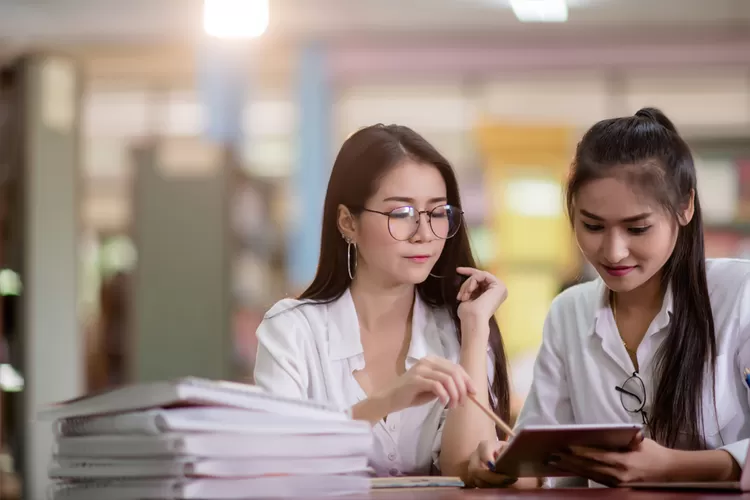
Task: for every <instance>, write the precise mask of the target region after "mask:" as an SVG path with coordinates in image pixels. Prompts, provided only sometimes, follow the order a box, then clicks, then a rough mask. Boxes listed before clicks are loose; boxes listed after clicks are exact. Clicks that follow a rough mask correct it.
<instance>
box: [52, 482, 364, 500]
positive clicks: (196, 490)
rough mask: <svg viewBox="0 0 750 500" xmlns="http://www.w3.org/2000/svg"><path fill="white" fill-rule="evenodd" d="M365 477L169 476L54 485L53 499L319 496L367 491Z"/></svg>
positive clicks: (135, 499)
mask: <svg viewBox="0 0 750 500" xmlns="http://www.w3.org/2000/svg"><path fill="white" fill-rule="evenodd" d="M369 490H370V478H368V477H362V476H274V477H259V478H252V479H167V480H152V481H134V480H126V481H96V482H83V483H67V484H62V485H58V486H56V487H54V488H53V490H52V492H51V495H50V496H51V498H52V499H53V500H102V499H107V498H112V499H114V498H116V499H117V500H157V499H159V500H160V499H166V498H169V499H172V500H192V499H207V498H210V499H216V500H224V499H227V500H229V499H253V498H285V497H286V498H290V497H291V498H315V497H322V496H334V495H335V496H341V495H357V494H363V493H366V492H368V491H369Z"/></svg>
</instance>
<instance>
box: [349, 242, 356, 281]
mask: <svg viewBox="0 0 750 500" xmlns="http://www.w3.org/2000/svg"><path fill="white" fill-rule="evenodd" d="M346 243H347V245H346V270H347V271H348V272H349V279H350V280H353V279H354V273H356V272H357V244H356V243H352V242H351V241H347V242H346ZM352 246H354V271H352Z"/></svg>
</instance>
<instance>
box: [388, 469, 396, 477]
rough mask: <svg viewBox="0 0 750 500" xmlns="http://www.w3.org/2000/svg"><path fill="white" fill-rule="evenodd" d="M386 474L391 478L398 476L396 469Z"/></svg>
mask: <svg viewBox="0 0 750 500" xmlns="http://www.w3.org/2000/svg"><path fill="white" fill-rule="evenodd" d="M388 473H389V474H390V475H391V476H398V470H397V469H391V470H389V471H388Z"/></svg>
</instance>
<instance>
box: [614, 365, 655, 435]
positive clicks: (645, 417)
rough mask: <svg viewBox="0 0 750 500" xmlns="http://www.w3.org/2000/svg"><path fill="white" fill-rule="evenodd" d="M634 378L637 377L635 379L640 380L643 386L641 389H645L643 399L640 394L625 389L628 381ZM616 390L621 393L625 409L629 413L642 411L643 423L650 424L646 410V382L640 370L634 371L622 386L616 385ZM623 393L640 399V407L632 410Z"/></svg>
mask: <svg viewBox="0 0 750 500" xmlns="http://www.w3.org/2000/svg"><path fill="white" fill-rule="evenodd" d="M633 379H635V381H636V382H638V383H639V384H640V386H641V389H642V391H643V400H641V398H640V396H638V395H637V394H635V393H633V392H631V391H629V390H627V389H625V387H626V386H627V384H628V382H630V381H631V380H633ZM615 390H616V391H617V392H619V393H620V404H621V405H622V407H623V408H624V409H625V411H626V412H628V413H640V414H641V418H642V419H643V425H648V413H647V412H646V411H645V410H644V408H645V407H646V384H645V382H643V379H642V378H641V377H640V376H639V375H638V372H637V371H635V372H633V374H632V375H631V376H630V377H628V378H627V379H625V382H623V383H622V385H621V386H615ZM623 395H628V396H630V397H632V398H635V400H636V401H638V404H639V406H638V408H637V409H635V410H630V409H629V408H628V406H627V405H626V404H625V401H623V399H622V398H623Z"/></svg>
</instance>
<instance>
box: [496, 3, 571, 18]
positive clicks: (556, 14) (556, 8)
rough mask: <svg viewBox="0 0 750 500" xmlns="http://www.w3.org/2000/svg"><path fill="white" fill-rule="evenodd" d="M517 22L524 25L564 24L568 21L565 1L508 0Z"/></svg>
mask: <svg viewBox="0 0 750 500" xmlns="http://www.w3.org/2000/svg"><path fill="white" fill-rule="evenodd" d="M510 7H511V9H513V13H514V14H515V15H516V17H517V18H518V20H519V21H521V22H525V23H564V22H565V21H567V20H568V3H567V2H566V0H510Z"/></svg>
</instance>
